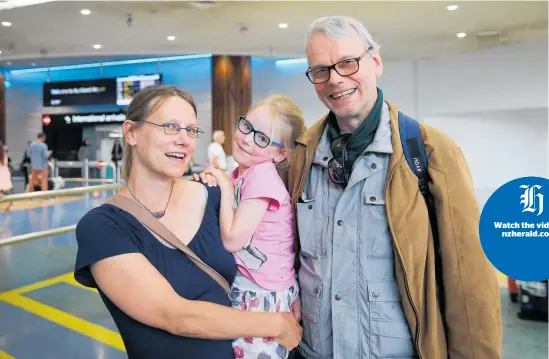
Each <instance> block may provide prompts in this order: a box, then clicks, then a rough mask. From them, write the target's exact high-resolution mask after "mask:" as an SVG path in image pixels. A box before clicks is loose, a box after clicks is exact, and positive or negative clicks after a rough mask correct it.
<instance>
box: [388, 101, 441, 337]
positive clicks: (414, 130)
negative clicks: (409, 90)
mask: <svg viewBox="0 0 549 359" xmlns="http://www.w3.org/2000/svg"><path fill="white" fill-rule="evenodd" d="M398 127H399V131H400V141H401V143H402V149H403V150H404V156H405V157H406V161H407V162H408V165H409V166H410V169H411V170H412V172H414V174H415V175H416V176H417V178H418V182H419V191H420V192H421V194H422V195H423V197H424V198H425V204H426V205H427V211H428V213H429V222H430V223H431V231H432V233H433V244H434V248H435V277H436V282H437V291H438V296H439V298H440V301H439V305H440V309H441V312H442V313H443V314H442V320H443V323H444V326H445V327H446V321H445V319H444V285H443V282H442V261H441V253H440V244H439V234H438V224H437V216H436V211H435V202H434V199H433V196H432V195H431V193H430V192H429V171H428V169H427V167H428V164H429V161H428V159H427V155H426V154H425V147H424V145H423V137H422V136H421V129H420V127H419V123H418V122H417V121H416V120H414V119H412V118H411V117H409V116H407V115H406V114H404V113H402V112H400V111H399V112H398Z"/></svg>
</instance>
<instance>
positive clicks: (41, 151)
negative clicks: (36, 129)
mask: <svg viewBox="0 0 549 359" xmlns="http://www.w3.org/2000/svg"><path fill="white" fill-rule="evenodd" d="M45 142H46V134H45V133H44V132H40V133H39V134H38V137H37V138H36V140H35V141H34V142H33V143H31V144H30V146H29V148H28V149H27V156H28V157H29V158H30V164H31V176H30V180H29V183H28V184H27V192H32V191H34V186H35V185H37V183H38V177H40V190H41V191H47V190H48V157H50V155H51V151H48V145H46V143H45Z"/></svg>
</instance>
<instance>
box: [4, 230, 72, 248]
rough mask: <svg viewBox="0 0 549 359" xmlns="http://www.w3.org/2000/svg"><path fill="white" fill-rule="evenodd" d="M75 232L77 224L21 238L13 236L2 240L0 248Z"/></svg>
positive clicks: (22, 235)
mask: <svg viewBox="0 0 549 359" xmlns="http://www.w3.org/2000/svg"><path fill="white" fill-rule="evenodd" d="M75 230H76V224H73V225H71V226H66V227H60V228H53V229H47V230H45V231H39V232H32V233H25V234H21V235H19V236H13V237H9V238H0V247H2V246H6V245H9V244H15V243H20V242H25V241H30V240H33V239H39V238H44V237H51V236H57V235H60V234H65V233H69V232H74V231H75Z"/></svg>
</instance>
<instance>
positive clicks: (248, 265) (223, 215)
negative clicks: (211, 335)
mask: <svg viewBox="0 0 549 359" xmlns="http://www.w3.org/2000/svg"><path fill="white" fill-rule="evenodd" d="M304 131H305V122H304V119H303V114H302V112H301V110H300V109H299V107H298V106H297V105H296V104H295V103H293V102H292V100H290V99H289V98H288V97H286V96H280V95H276V96H270V97H268V98H266V99H263V100H261V101H260V102H259V103H257V104H256V105H255V106H254V107H253V108H252V109H251V110H250V111H249V112H248V114H247V116H243V117H240V119H239V120H238V126H237V130H236V131H235V133H234V135H233V151H232V155H233V157H234V160H235V161H236V162H237V163H238V168H237V169H235V171H234V172H233V173H232V174H231V175H230V177H227V175H226V174H225V173H224V172H222V171H220V170H216V169H213V168H209V169H207V170H205V171H204V172H205V173H206V174H211V175H213V176H214V177H215V180H216V182H217V184H218V185H219V187H220V189H221V196H222V199H221V209H220V214H219V216H220V218H219V223H220V228H221V239H222V240H223V243H224V245H225V248H226V249H227V250H228V251H230V252H233V253H234V255H235V257H236V263H237V267H238V272H237V276H236V279H235V281H234V283H233V287H232V291H231V294H230V297H231V300H232V303H233V306H234V307H236V308H240V309H242V310H248V311H264V312H281V311H283V312H294V314H295V315H296V317H299V315H300V314H299V313H298V312H299V310H300V304H299V303H300V302H299V290H298V286H297V281H296V276H295V271H294V259H295V254H294V250H293V248H294V238H293V225H294V224H293V223H294V222H293V221H294V219H293V216H292V207H291V202H290V195H289V193H288V190H287V189H286V186H285V183H284V182H285V181H286V173H287V169H288V165H289V162H288V161H289V160H288V155H289V152H290V151H291V150H292V149H293V148H294V146H295V145H294V142H295V140H296V139H297V138H298V137H299V136H300V135H301V134H302V133H303V132H304ZM233 348H234V352H235V357H236V358H237V359H241V358H245V359H257V358H259V359H262V358H272V359H277V358H282V359H285V358H287V357H288V352H287V350H286V349H285V348H284V347H282V346H281V345H279V344H278V343H276V342H274V341H273V340H272V339H271V338H241V339H237V340H235V341H234V343H233Z"/></svg>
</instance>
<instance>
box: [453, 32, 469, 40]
mask: <svg viewBox="0 0 549 359" xmlns="http://www.w3.org/2000/svg"><path fill="white" fill-rule="evenodd" d="M456 36H457V37H459V38H460V39H462V38H464V37H465V36H467V34H466V33H464V32H458V33H457V34H456Z"/></svg>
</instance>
